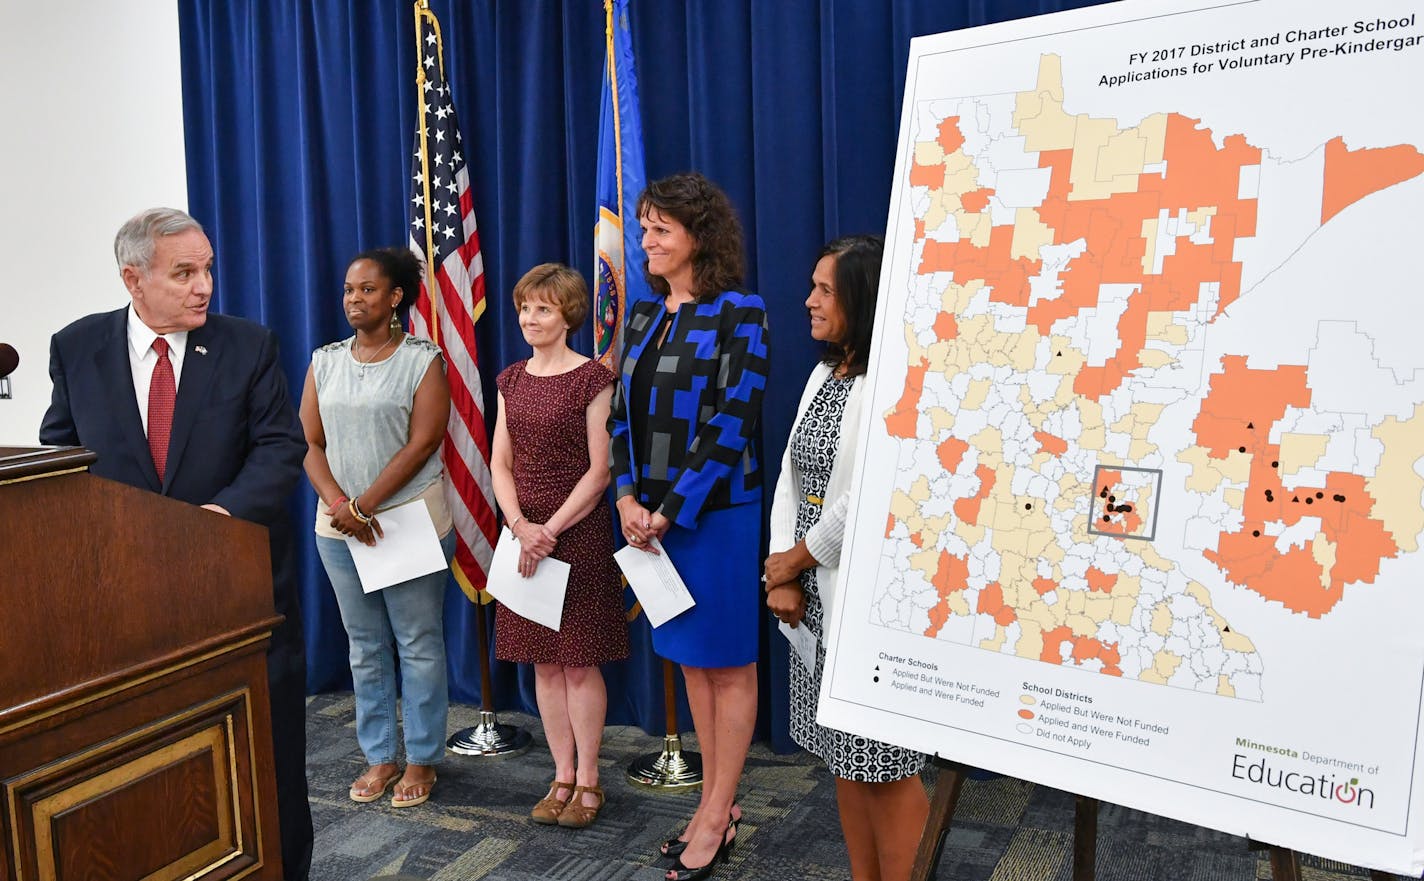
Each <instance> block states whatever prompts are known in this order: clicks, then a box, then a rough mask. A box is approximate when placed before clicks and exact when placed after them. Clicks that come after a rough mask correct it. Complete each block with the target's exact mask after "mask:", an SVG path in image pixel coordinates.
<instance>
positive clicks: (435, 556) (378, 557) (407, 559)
mask: <svg viewBox="0 0 1424 881" xmlns="http://www.w3.org/2000/svg"><path fill="white" fill-rule="evenodd" d="M376 520H377V521H378V522H379V523H380V524H381V531H382V532H383V533H385V536H384V537H383V538H378V539H376V544H375V546H374V547H370V546H368V545H363V544H361V542H359V541H357V540H356V539H354V538H351V537H349V536H348V537H347V539H346V546H347V547H348V548H350V549H351V561H352V562H353V563H355V564H356V574H357V575H358V576H360V578H361V589H362V590H364V591H365V592H366V593H374V592H375V591H378V590H381V589H382V588H386V587H390V586H391V585H393V584H400V583H401V582H403V581H409V580H411V579H412V578H419V577H420V576H422V575H429V574H430V573H432V572H439V571H440V570H442V569H447V568H449V565H450V564H449V563H447V562H445V552H444V551H442V550H441V549H440V536H438V535H436V534H435V521H433V520H431V519H430V509H429V508H427V507H425V500H424V499H416V500H415V501H413V502H409V503H407V504H404V505H400V506H399V507H395V508H391V509H390V510H389V511H381V512H380V513H379V514H377V515H376Z"/></svg>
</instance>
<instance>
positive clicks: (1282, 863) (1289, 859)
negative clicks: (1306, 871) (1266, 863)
mask: <svg viewBox="0 0 1424 881" xmlns="http://www.w3.org/2000/svg"><path fill="white" fill-rule="evenodd" d="M1270 850H1271V881H1300V859H1299V858H1298V857H1297V856H1296V854H1295V851H1293V850H1291V849H1290V848H1288V847H1276V846H1275V845H1271V849H1270Z"/></svg>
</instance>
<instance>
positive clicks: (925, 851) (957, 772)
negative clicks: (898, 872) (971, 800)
mask: <svg viewBox="0 0 1424 881" xmlns="http://www.w3.org/2000/svg"><path fill="white" fill-rule="evenodd" d="M935 764H936V765H938V766H939V778H938V779H937V780H936V781H935V794H934V801H932V802H930V815H929V818H928V819H926V820H925V831H924V834H923V835H921V836H920V847H919V849H918V850H916V851H915V865H914V867H913V868H912V869H911V870H910V881H929V879H930V878H933V877H934V874H935V870H936V869H937V868H939V855H940V852H941V851H942V850H944V837H945V836H946V835H948V834H949V821H950V819H951V818H953V817H954V807H955V805H957V804H959V793H960V790H962V789H963V788H964V767H963V766H962V765H952V764H949V763H948V762H943V761H941V760H939V759H935Z"/></svg>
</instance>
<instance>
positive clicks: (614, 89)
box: [593, 0, 653, 371]
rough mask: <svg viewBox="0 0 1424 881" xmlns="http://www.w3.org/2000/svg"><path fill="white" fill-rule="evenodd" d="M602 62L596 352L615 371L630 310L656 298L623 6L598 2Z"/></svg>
mask: <svg viewBox="0 0 1424 881" xmlns="http://www.w3.org/2000/svg"><path fill="white" fill-rule="evenodd" d="M603 12H604V16H605V21H606V24H605V30H604V33H605V37H606V58H607V63H606V64H605V66H604V70H603V107H602V110H601V111H600V113H599V117H598V221H597V223H596V224H595V225H594V233H593V242H594V271H595V274H596V276H597V277H596V279H595V284H596V285H597V290H596V292H595V294H594V312H593V354H594V357H595V358H597V359H598V360H599V362H600V363H602V364H603V365H604V366H606V367H608V368H609V369H610V370H614V371H616V370H617V369H618V367H617V362H618V353H619V343H620V341H621V339H622V336H623V315H624V312H625V311H626V310H627V307H628V304H630V303H633V302H636V301H638V300H645V299H649V298H651V297H652V296H653V293H652V290H651V289H650V288H649V287H648V281H647V278H645V277H644V275H643V261H644V259H645V258H644V256H643V245H642V234H641V232H640V230H639V228H638V218H637V216H636V215H635V213H634V211H635V209H636V207H637V204H638V195H639V194H640V193H642V192H643V184H644V175H643V123H642V117H641V115H640V114H639V113H638V77H637V75H636V74H635V73H634V72H633V32H632V31H631V30H629V27H628V0H603Z"/></svg>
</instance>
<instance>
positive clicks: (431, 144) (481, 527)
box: [410, 10, 498, 602]
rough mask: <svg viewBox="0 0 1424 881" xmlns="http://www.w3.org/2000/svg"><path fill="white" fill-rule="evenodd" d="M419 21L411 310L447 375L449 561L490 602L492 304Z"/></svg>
mask: <svg viewBox="0 0 1424 881" xmlns="http://www.w3.org/2000/svg"><path fill="white" fill-rule="evenodd" d="M417 23H418V24H417V27H418V28H419V29H420V37H419V41H420V42H419V45H420V47H421V52H420V74H419V75H418V76H417V78H416V84H417V90H418V91H419V93H420V94H419V96H418V98H419V102H420V105H421V109H420V112H419V114H418V115H417V121H416V132H415V162H414V167H413V171H412V174H411V179H412V183H411V198H410V205H411V208H410V246H411V248H412V249H413V250H414V251H415V253H416V254H417V255H419V257H420V258H421V260H423V261H424V262H425V267H426V272H425V274H426V280H425V283H424V284H422V285H421V288H420V296H419V297H418V298H417V299H416V301H415V308H414V309H413V310H412V311H411V331H412V332H413V333H414V334H416V335H417V336H422V337H425V338H427V339H431V340H434V341H435V342H437V343H439V345H440V348H441V349H442V350H443V351H444V352H445V364H446V375H447V376H448V377H449V380H450V426H449V431H448V432H447V433H446V435H445V446H444V450H443V452H444V456H443V458H444V460H445V474H446V481H447V482H446V498H447V499H448V501H449V503H450V511H451V514H452V515H453V516H454V520H455V531H456V533H457V534H458V536H459V541H458V544H457V548H456V551H455V561H454V563H453V564H452V566H451V568H452V569H453V570H454V573H455V580H456V581H458V582H459V583H460V587H461V589H462V590H464V592H465V595H466V596H468V597H469V598H470V600H471V601H476V600H478V601H480V602H489V594H488V593H486V592H485V589H484V588H485V578H486V574H487V573H488V571H489V565H490V559H491V557H493V556H494V542H495V538H496V536H497V535H498V527H497V524H496V521H495V515H494V490H493V489H492V486H491V483H490V471H489V456H490V449H489V435H488V433H487V432H486V430H485V400H484V391H483V388H482V386H481V384H480V372H479V369H478V366H477V357H476V355H477V353H476V347H475V322H476V321H478V320H479V318H480V316H481V315H483V314H484V311H485V279H484V263H483V261H482V260H481V259H480V237H479V233H478V231H477V230H476V229H475V210H474V200H473V199H472V198H471V196H470V175H469V171H468V169H467V168H466V165H465V157H464V155H463V149H464V148H463V146H462V143H463V141H462V139H461V137H460V127H459V125H458V123H457V122H456V120H455V107H454V104H453V103H452V101H451V99H450V86H449V85H448V84H447V83H446V82H445V74H444V70H443V59H442V57H441V54H442V50H441V45H440V37H439V24H438V23H436V22H435V17H434V15H433V14H432V13H430V12H429V11H428V10H421V14H420V15H419V16H418V17H417ZM432 289H433V290H432Z"/></svg>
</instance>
